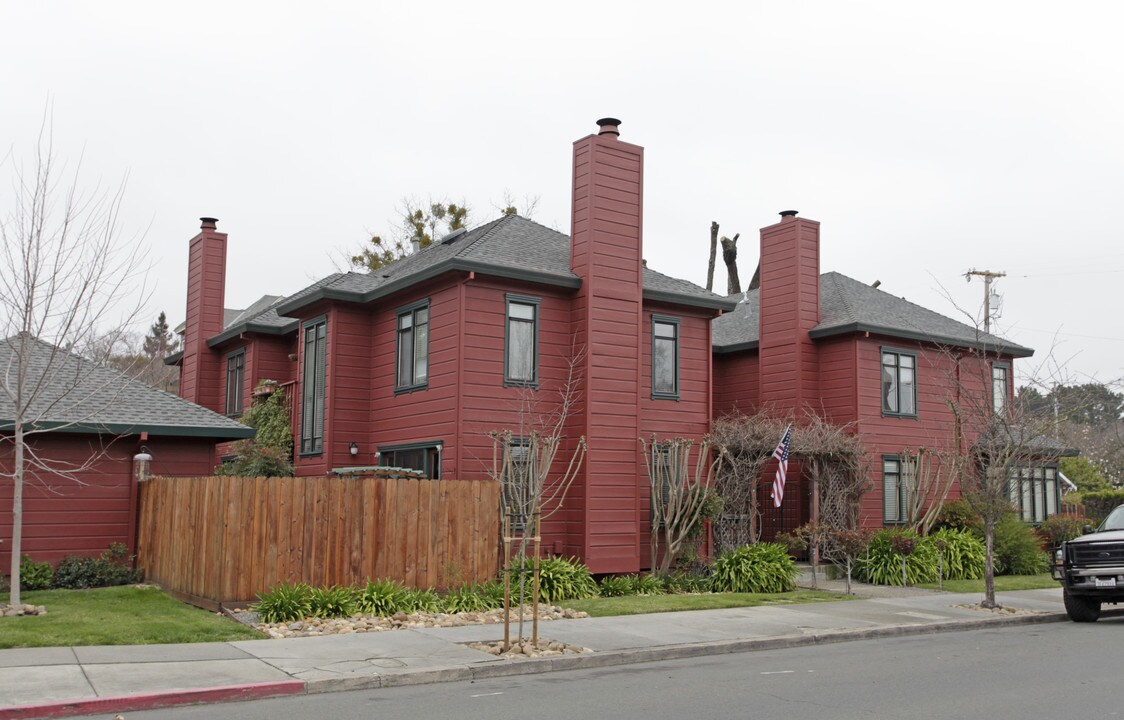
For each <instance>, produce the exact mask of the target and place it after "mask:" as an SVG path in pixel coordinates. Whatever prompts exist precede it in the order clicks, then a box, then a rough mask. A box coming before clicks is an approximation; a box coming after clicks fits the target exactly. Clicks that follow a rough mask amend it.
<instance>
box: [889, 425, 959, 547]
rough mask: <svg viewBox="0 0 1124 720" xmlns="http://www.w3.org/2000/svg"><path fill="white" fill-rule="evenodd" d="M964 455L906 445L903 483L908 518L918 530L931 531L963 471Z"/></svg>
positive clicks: (902, 473) (902, 467)
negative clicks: (907, 446)
mask: <svg viewBox="0 0 1124 720" xmlns="http://www.w3.org/2000/svg"><path fill="white" fill-rule="evenodd" d="M962 462H963V456H961V455H959V454H957V453H950V452H947V451H945V452H942V451H938V450H934V449H931V448H923V447H922V448H917V451H916V452H914V451H912V450H910V449H909V448H905V449H904V450H902V452H901V484H902V493H903V495H904V496H905V497H904V501H905V502H904V505H905V522H906V524H907V525H909V526H910V527H911V528H913V530H914V531H915V532H918V533H920V534H921V535H928V534H929V530H931V529H932V527H933V524H934V523H936V521H937V518H938V517H939V516H940V512H941V508H943V507H944V503H945V501H946V500H947V499H948V494H949V492H950V491H951V490H952V486H953V484H955V482H956V479H957V478H958V477H960V475H961V474H962V467H960V465H961V464H962Z"/></svg>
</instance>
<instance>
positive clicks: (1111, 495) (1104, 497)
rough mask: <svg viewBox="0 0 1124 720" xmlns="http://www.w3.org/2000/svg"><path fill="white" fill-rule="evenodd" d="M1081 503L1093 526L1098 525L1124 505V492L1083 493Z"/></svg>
mask: <svg viewBox="0 0 1124 720" xmlns="http://www.w3.org/2000/svg"><path fill="white" fill-rule="evenodd" d="M1081 502H1082V503H1083V504H1084V505H1085V514H1086V515H1087V516H1089V517H1090V518H1092V519H1093V523H1092V524H1093V525H1096V524H1098V523H1099V522H1100V521H1101V520H1104V519H1105V516H1106V515H1108V514H1109V513H1110V512H1112V509H1113V508H1114V507H1116V506H1117V505H1122V504H1124V490H1100V491H1097V492H1083V493H1081Z"/></svg>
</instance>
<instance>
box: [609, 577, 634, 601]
mask: <svg viewBox="0 0 1124 720" xmlns="http://www.w3.org/2000/svg"><path fill="white" fill-rule="evenodd" d="M632 594H633V590H632V582H631V581H630V580H629V579H628V577H627V576H625V575H606V576H605V577H603V578H601V597H623V596H625V595H632Z"/></svg>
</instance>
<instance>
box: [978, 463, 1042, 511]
mask: <svg viewBox="0 0 1124 720" xmlns="http://www.w3.org/2000/svg"><path fill="white" fill-rule="evenodd" d="M985 471H986V469H985ZM1007 493H1008V496H1009V497H1010V499H1011V505H1013V506H1014V508H1015V511H1016V512H1017V513H1018V514H1019V517H1020V518H1022V520H1023V521H1024V522H1027V523H1030V524H1031V525H1039V524H1041V523H1042V522H1043V521H1045V520H1046V518H1048V517H1050V516H1051V515H1057V514H1058V511H1059V510H1060V509H1061V481H1060V480H1059V479H1058V466H1057V465H1056V464H1055V463H1042V464H1041V465H1027V466H1021V467H1017V468H1014V469H1013V470H1012V471H1011V477H1008V478H1007Z"/></svg>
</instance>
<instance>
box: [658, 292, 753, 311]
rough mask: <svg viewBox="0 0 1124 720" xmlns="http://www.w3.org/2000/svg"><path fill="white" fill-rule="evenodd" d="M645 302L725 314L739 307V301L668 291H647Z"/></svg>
mask: <svg viewBox="0 0 1124 720" xmlns="http://www.w3.org/2000/svg"><path fill="white" fill-rule="evenodd" d="M643 297H644V299H645V300H651V301H652V302H665V303H671V304H672V305H686V306H688V307H698V308H706V309H707V310H722V311H724V312H731V311H733V310H734V309H735V308H736V307H737V306H738V303H737V301H730V300H727V299H726V298H724V297H719V296H717V295H715V296H714V297H712V298H709V297H699V296H697V295H685V294H682V293H674V292H668V291H666V290H647V289H645V290H644V292H643Z"/></svg>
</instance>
